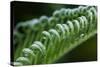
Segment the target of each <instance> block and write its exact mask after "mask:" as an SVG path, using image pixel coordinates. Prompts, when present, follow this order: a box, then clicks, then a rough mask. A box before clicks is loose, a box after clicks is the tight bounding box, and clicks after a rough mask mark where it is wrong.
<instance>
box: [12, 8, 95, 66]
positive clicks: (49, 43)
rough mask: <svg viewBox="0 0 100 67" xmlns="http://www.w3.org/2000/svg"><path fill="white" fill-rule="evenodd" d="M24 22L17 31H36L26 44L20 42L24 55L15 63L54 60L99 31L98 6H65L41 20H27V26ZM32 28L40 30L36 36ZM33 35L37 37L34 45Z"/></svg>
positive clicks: (37, 62)
mask: <svg viewBox="0 0 100 67" xmlns="http://www.w3.org/2000/svg"><path fill="white" fill-rule="evenodd" d="M51 23H52V24H51ZM23 24H24V23H22V26H20V27H22V31H18V32H20V33H22V32H24V33H23V34H27V33H29V32H28V31H32V32H30V33H33V34H31V35H29V38H26V39H27V40H26V41H27V44H26V45H24V47H20V46H19V45H18V46H19V47H18V48H19V49H20V50H22V52H20V51H19V49H18V50H17V49H16V50H17V52H19V53H20V54H21V55H18V58H17V59H15V61H14V62H15V63H14V65H29V64H45V63H47V64H48V63H53V62H55V61H56V60H57V59H59V58H60V57H61V56H63V55H64V54H65V53H68V52H69V51H71V50H72V49H74V48H75V47H77V46H78V45H80V43H83V42H84V41H86V40H87V39H88V38H90V37H92V36H93V35H95V34H96V26H97V14H96V8H95V7H93V6H88V7H87V6H85V7H83V6H80V7H79V8H75V9H64V8H63V9H61V10H57V11H55V12H54V13H53V16H51V17H50V18H48V17H46V16H42V17H40V19H39V21H38V20H37V21H36V22H35V21H34V22H26V23H25V25H24V27H23ZM36 25H37V26H36ZM17 28H19V27H18V26H17ZM26 29H27V31H26ZM39 29H40V30H39ZM33 31H34V32H36V31H37V35H36V36H35V35H34V32H33ZM30 33H29V34H30ZM27 35H28V34H27ZM32 37H34V38H33V41H34V42H33V44H32V40H31V38H32ZM19 38H20V37H19ZM23 43H25V42H23ZM31 44H32V45H31ZM22 46H23V45H22ZM15 54H16V53H15ZM16 55H17V54H16Z"/></svg>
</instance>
